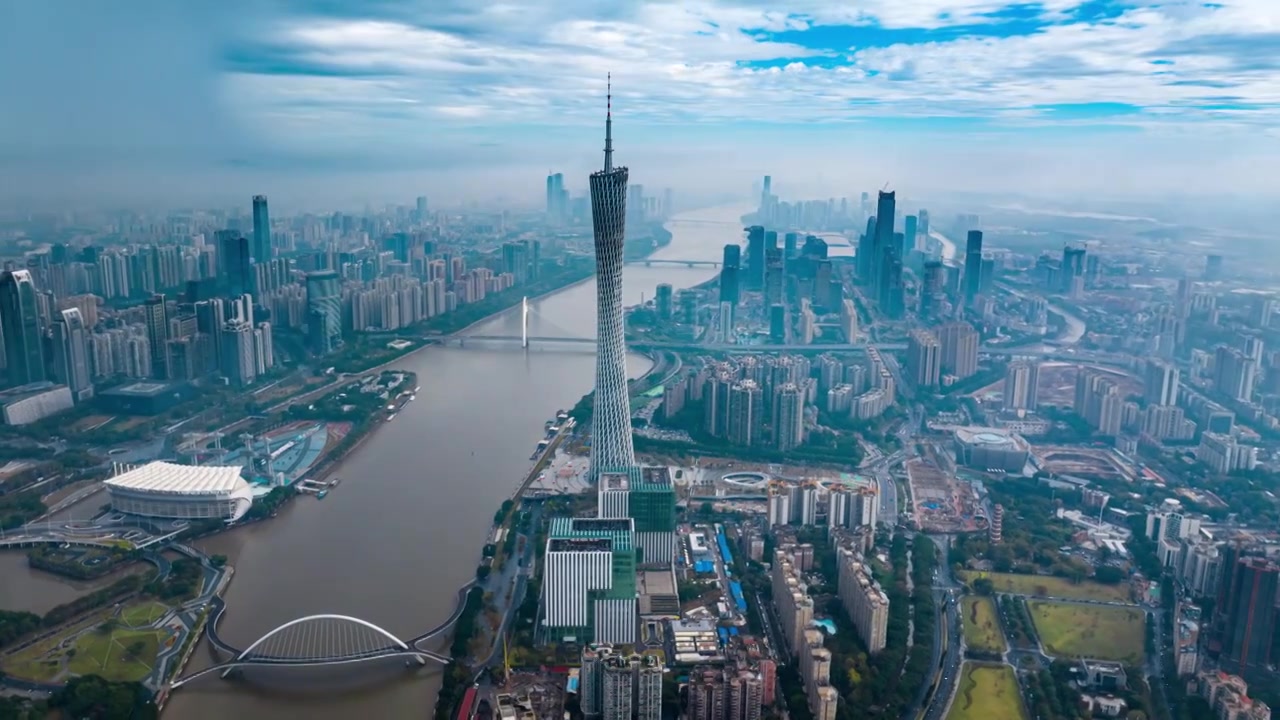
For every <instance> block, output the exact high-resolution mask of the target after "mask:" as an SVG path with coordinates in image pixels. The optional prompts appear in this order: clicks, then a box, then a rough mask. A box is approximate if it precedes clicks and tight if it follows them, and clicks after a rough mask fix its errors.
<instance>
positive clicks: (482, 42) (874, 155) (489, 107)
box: [0, 0, 1280, 210]
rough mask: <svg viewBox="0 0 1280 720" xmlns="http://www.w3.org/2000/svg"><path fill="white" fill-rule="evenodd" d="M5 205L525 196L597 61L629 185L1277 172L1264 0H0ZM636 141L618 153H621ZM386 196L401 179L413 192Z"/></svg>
mask: <svg viewBox="0 0 1280 720" xmlns="http://www.w3.org/2000/svg"><path fill="white" fill-rule="evenodd" d="M4 12H5V22H4V23H3V29H0V40H2V41H3V42H0V91H2V92H3V96H4V97H5V98H6V101H5V106H6V108H5V112H4V113H2V114H0V158H3V159H4V162H3V163H0V188H3V189H4V191H5V192H4V196H5V197H6V204H18V205H21V206H26V205H34V206H42V207H51V206H56V205H57V204H58V203H62V202H66V203H71V204H74V205H99V204H103V205H110V204H138V203H141V204H144V205H163V204H182V203H191V204H212V201H225V200H228V199H232V198H237V197H239V195H240V194H243V193H242V192H241V187H242V186H243V184H245V183H252V184H254V186H255V187H259V188H269V190H270V193H271V196H272V199H273V201H275V202H276V203H277V205H278V206H279V207H281V208H284V209H299V210H302V209H306V210H312V209H320V208H322V207H327V206H331V205H340V206H346V207H360V206H362V205H363V204H364V203H367V202H372V203H375V204H380V203H383V202H386V201H389V200H393V199H397V198H402V197H403V196H404V195H405V193H406V190H405V189H406V188H410V187H412V188H415V189H417V190H422V191H427V192H430V194H431V195H432V197H433V199H437V200H438V201H439V202H444V203H451V202H462V201H490V200H494V199H497V198H498V197H504V198H506V199H507V200H508V201H511V202H517V203H520V204H528V205H534V204H536V203H537V202H538V196H537V179H538V178H539V177H541V175H542V174H543V173H545V171H546V170H547V169H548V168H555V169H556V170H557V171H564V172H567V173H568V174H570V175H571V176H573V177H579V176H581V175H582V174H583V172H585V171H587V170H589V169H590V168H592V167H594V166H595V165H596V164H597V162H598V153H599V148H598V147H597V146H598V145H599V142H598V141H597V142H595V143H584V142H583V133H584V131H589V132H596V131H598V128H599V123H600V121H601V119H602V114H603V107H602V104H603V103H602V101H603V95H604V84H605V74H606V72H610V71H612V72H613V73H614V78H615V81H616V82H615V97H614V102H615V109H616V111H617V117H618V122H619V149H620V152H622V153H625V154H626V157H628V158H641V157H643V158H644V159H645V162H644V163H643V164H640V163H636V162H633V163H632V164H633V165H636V166H637V167H636V169H635V170H634V172H633V179H634V180H636V181H640V182H646V183H648V184H650V185H667V186H672V187H674V188H676V189H677V190H679V191H680V192H682V193H684V194H685V195H686V196H697V195H702V194H705V195H707V196H711V195H716V194H722V193H724V192H726V191H732V192H735V193H739V194H745V193H746V188H745V187H743V184H744V180H743V178H744V177H755V176H758V175H760V174H765V173H770V172H771V173H773V174H774V175H776V176H779V177H787V178H788V181H787V185H786V187H787V188H789V190H790V191H794V192H797V193H807V194H812V195H815V196H819V195H842V194H846V191H842V190H841V189H843V188H851V187H879V186H881V185H883V184H884V183H885V182H886V181H890V182H892V183H893V185H894V186H895V187H897V188H899V189H900V190H902V191H904V192H906V193H907V194H908V195H912V194H914V195H929V194H933V195H938V194H944V193H951V192H956V191H970V192H974V191H976V192H996V193H1013V192H1016V193H1022V194H1030V195H1042V196H1057V197H1062V196H1072V197H1079V196H1087V195H1093V196H1097V195H1105V196H1107V197H1109V198H1123V197H1142V198H1157V199H1158V198H1161V197H1168V196H1169V195H1170V194H1178V195H1184V196H1192V195H1203V194H1214V195H1244V196H1250V197H1253V196H1265V197H1271V196H1274V195H1275V194H1276V192H1277V190H1280V186H1278V185H1277V180H1276V174H1275V173H1274V172H1270V171H1266V170H1264V169H1266V168H1274V167H1275V166H1276V161H1277V159H1278V158H1280V155H1278V154H1277V152H1278V148H1280V137H1278V136H1277V134H1276V131H1275V125H1276V119H1277V117H1276V115H1277V101H1278V98H1277V95H1276V92H1277V91H1276V86H1275V81H1274V77H1275V76H1274V73H1275V71H1276V65H1275V60H1274V57H1275V56H1276V54H1277V53H1276V49H1277V46H1278V44H1280V39H1278V37H1280V36H1277V34H1276V33H1277V28H1278V27H1280V5H1277V4H1276V3H1274V2H1270V1H1269V0H1229V1H1226V2H1215V3H1204V2H1168V3H1155V2H1135V1H1129V0H1089V1H1088V2H1080V1H1078V0H1049V1H1046V2H1030V3H1008V2H1003V1H1001V0H918V1H914V2H893V1H891V0H874V1H870V2H862V3H855V4H847V3H831V2H817V1H812V0H809V1H805V2H798V3H790V4H786V5H779V4H774V5H770V4H769V3H764V2H756V1H754V0H740V1H738V2H732V1H717V2H694V3H668V2H648V1H646V2H637V1H634V0H628V1H626V2H617V3H605V4H601V3H593V2H579V1H571V2H560V3H531V2H504V3H496V2H464V1H460V0H440V1H438V2H430V3H417V2H408V1H399V0H385V1H382V0H380V1H378V2H363V3H340V2H330V1H327V0H299V1H285V0H281V1H279V2H269V1H265V0H264V1H262V2H256V1H253V2H250V1H247V0H241V1H233V2H223V3H215V4H200V3H173V2H165V1H163V0H146V1H143V2H130V3H113V4H104V3H94V2H74V1H71V0H56V1H51V0H15V1H14V2H10V3H6V7H5V10H4ZM641 165H642V166H641ZM409 194H413V193H412V191H410V192H409Z"/></svg>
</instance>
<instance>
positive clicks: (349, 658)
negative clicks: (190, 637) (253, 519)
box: [170, 608, 456, 690]
mask: <svg viewBox="0 0 1280 720" xmlns="http://www.w3.org/2000/svg"><path fill="white" fill-rule="evenodd" d="M219 610H221V608H219ZM216 614H217V615H220V614H221V613H220V612H217V613H216ZM454 619H456V618H454ZM216 620H217V617H216V616H215V617H213V618H210V622H211V623H214V622H216ZM435 634H438V632H433V633H430V634H423V635H422V636H419V637H418V638H414V639H413V640H412V641H410V642H405V641H404V640H401V639H400V638H398V637H396V636H395V635H393V634H392V633H391V632H389V631H387V630H384V629H383V628H380V627H378V626H377V625H374V624H373V623H371V622H368V621H366V620H361V619H360V618H354V617H350V616H347V615H309V616H307V617H303V618H298V619H297V620H291V621H289V622H287V623H285V624H283V625H281V626H280V627H278V628H276V629H274V630H272V631H271V632H269V633H267V634H266V635H263V636H262V637H260V638H258V640H257V641H255V642H254V643H253V644H252V645H250V646H249V647H247V648H245V649H244V650H240V651H235V650H234V649H232V648H229V647H228V646H225V645H220V644H219V643H214V644H215V646H217V647H219V648H220V649H223V650H232V659H230V660H228V661H226V662H222V663H219V664H217V665H214V666H212V667H208V668H205V669H204V670H200V671H198V672H194V673H191V674H189V675H186V676H184V677H181V678H178V679H177V680H174V681H173V683H172V684H171V685H170V687H171V688H173V689H175V690H176V689H177V688H180V687H182V686H183V685H186V684H187V683H189V682H191V681H193V680H196V679H198V678H201V677H204V676H206V675H212V674H213V673H221V675H222V677H224V678H225V677H227V676H228V675H230V674H231V673H232V672H234V671H236V670H239V669H242V668H247V667H319V666H325V665H354V664H357V663H365V662H371V661H374V660H381V659H385V658H399V659H403V660H404V661H405V662H407V663H416V664H417V665H425V664H426V663H427V661H428V660H432V661H435V662H438V663H443V664H448V663H449V662H451V659H450V658H449V657H448V656H447V655H441V654H440V653H438V652H434V651H431V650H423V649H421V648H419V647H418V645H419V644H421V642H422V641H424V640H426V639H429V638H430V637H433V636H434V635H435Z"/></svg>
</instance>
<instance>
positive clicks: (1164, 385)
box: [1143, 360, 1179, 405]
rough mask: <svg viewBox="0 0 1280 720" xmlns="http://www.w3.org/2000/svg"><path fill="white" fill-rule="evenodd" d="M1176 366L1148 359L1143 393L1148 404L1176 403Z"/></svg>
mask: <svg viewBox="0 0 1280 720" xmlns="http://www.w3.org/2000/svg"><path fill="white" fill-rule="evenodd" d="M1178 374H1179V373H1178V368H1176V367H1174V366H1173V365H1171V364H1170V363H1167V362H1164V361H1161V360H1148V361H1147V373H1146V387H1145V392H1144V393H1143V397H1144V399H1145V400H1146V401H1147V404H1148V405H1177V404H1178Z"/></svg>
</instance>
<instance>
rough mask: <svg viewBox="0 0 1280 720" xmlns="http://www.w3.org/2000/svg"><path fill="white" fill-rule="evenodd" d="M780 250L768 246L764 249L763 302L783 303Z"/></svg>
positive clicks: (771, 303) (783, 278) (783, 277)
mask: <svg viewBox="0 0 1280 720" xmlns="http://www.w3.org/2000/svg"><path fill="white" fill-rule="evenodd" d="M785 281H786V279H785V276H784V275H783V260H782V251H781V250H780V249H778V248H775V247H768V246H767V244H766V247H765V251H764V304H765V305H766V306H768V305H783V304H785V303H784V302H783V299H784V290H785V288H784V286H783V284H784V282H785Z"/></svg>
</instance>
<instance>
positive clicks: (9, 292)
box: [0, 270, 45, 385]
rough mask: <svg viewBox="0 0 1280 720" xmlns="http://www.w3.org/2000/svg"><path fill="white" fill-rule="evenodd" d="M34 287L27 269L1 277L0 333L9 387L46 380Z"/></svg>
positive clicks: (42, 342) (9, 272) (0, 275)
mask: <svg viewBox="0 0 1280 720" xmlns="http://www.w3.org/2000/svg"><path fill="white" fill-rule="evenodd" d="M36 294H37V293H36V286H35V283H34V282H33V281H32V279H31V271H29V270H9V271H6V272H4V273H3V274H0V331H2V332H3V334H4V354H5V360H6V362H7V368H8V373H9V384H10V385H26V384H27V383H33V382H40V381H42V380H44V379H45V369H44V340H43V337H42V333H41V330H40V311H39V308H38V307H37V305H36V302H37V298H36Z"/></svg>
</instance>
